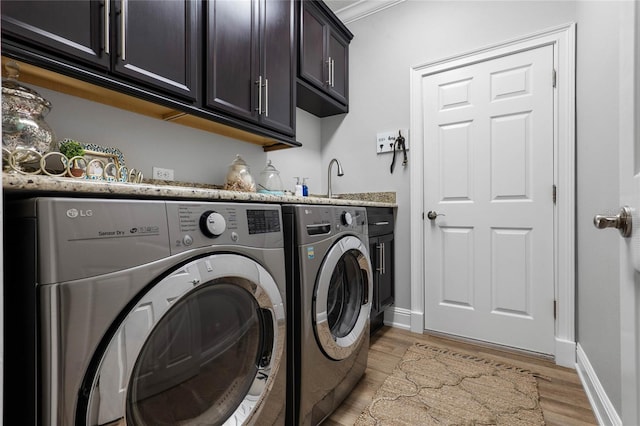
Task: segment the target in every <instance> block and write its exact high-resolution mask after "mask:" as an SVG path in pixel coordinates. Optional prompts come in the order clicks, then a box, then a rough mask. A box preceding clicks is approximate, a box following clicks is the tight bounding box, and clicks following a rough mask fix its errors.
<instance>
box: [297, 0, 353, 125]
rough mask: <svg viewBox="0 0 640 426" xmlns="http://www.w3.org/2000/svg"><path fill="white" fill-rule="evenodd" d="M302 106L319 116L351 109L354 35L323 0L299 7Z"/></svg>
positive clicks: (307, 2) (299, 77)
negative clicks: (350, 67) (351, 49)
mask: <svg viewBox="0 0 640 426" xmlns="http://www.w3.org/2000/svg"><path fill="white" fill-rule="evenodd" d="M299 14H300V34H299V54H298V96H297V100H298V106H299V107H300V108H302V109H304V110H306V111H308V112H310V113H312V114H315V115H317V116H319V117H326V116H329V115H335V114H340V113H345V112H347V111H348V110H349V43H350V42H351V40H352V39H353V34H352V33H351V32H350V31H349V30H348V29H347V28H346V27H345V26H344V24H343V23H342V22H340V20H339V19H338V18H337V17H336V16H335V15H334V14H333V12H331V10H330V9H329V8H328V7H327V6H326V5H325V4H324V3H323V2H321V1H310V0H309V1H302V2H300V6H299Z"/></svg>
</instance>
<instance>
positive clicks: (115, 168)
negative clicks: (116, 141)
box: [61, 139, 129, 182]
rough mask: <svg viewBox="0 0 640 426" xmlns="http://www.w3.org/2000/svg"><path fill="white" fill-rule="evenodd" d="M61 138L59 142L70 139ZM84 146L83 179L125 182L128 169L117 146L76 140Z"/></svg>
mask: <svg viewBox="0 0 640 426" xmlns="http://www.w3.org/2000/svg"><path fill="white" fill-rule="evenodd" d="M70 140H71V139H63V140H62V141H61V143H64V142H67V141H70ZM78 143H79V144H80V145H81V146H82V148H84V151H85V152H84V159H85V161H86V169H85V170H84V172H85V173H84V175H83V176H82V177H84V178H85V179H94V180H108V181H119V182H126V181H127V179H128V175H129V170H128V169H127V165H126V163H125V161H124V155H122V151H120V150H119V149H118V148H114V147H108V146H100V145H96V144H93V143H83V142H78Z"/></svg>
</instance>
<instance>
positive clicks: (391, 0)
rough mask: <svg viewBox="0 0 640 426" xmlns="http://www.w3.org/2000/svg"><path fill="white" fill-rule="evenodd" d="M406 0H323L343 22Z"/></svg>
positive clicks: (346, 22)
mask: <svg viewBox="0 0 640 426" xmlns="http://www.w3.org/2000/svg"><path fill="white" fill-rule="evenodd" d="M403 1H406V0H324V2H325V3H326V4H327V6H329V9H331V10H333V12H334V13H335V14H336V16H337V17H338V18H340V20H341V21H342V22H344V23H345V24H348V23H349V22H353V21H357V20H358V19H361V18H364V17H365V16H369V15H371V14H374V13H377V12H380V11H382V10H384V9H387V8H389V7H391V6H395V5H397V4H399V3H402V2H403Z"/></svg>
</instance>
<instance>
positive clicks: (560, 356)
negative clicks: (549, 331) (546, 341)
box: [555, 337, 576, 370]
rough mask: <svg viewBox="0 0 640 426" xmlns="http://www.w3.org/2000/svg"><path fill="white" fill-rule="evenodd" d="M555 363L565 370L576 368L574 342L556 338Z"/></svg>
mask: <svg viewBox="0 0 640 426" xmlns="http://www.w3.org/2000/svg"><path fill="white" fill-rule="evenodd" d="M555 362H556V364H557V365H560V366H562V367H567V368H573V369H574V370H575V368H576V342H571V341H569V340H564V339H559V338H557V337H556V352H555Z"/></svg>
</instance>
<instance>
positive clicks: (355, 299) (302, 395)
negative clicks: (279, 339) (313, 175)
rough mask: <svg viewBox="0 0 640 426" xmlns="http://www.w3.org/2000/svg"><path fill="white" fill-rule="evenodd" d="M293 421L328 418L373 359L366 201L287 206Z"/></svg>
mask: <svg viewBox="0 0 640 426" xmlns="http://www.w3.org/2000/svg"><path fill="white" fill-rule="evenodd" d="M282 212H283V220H284V224H285V252H286V262H287V296H288V303H287V307H288V308H287V309H288V314H287V317H288V319H289V322H288V324H289V327H288V333H287V336H288V348H289V353H288V358H287V359H288V367H287V370H288V381H287V382H288V385H287V401H288V403H287V424H288V425H303V426H307V425H313V426H315V425H318V424H320V423H322V422H323V421H324V420H325V419H326V418H327V417H328V416H329V415H330V414H331V413H332V412H333V411H334V410H335V409H336V408H337V407H338V406H339V405H340V403H341V402H342V401H343V400H344V398H345V397H346V396H347V395H348V394H349V393H350V392H351V391H352V389H353V388H354V386H355V385H356V384H357V383H358V381H359V380H360V379H361V377H362V375H363V373H364V371H365V369H366V365H367V360H368V351H369V327H370V325H369V314H370V311H371V297H372V294H373V293H372V292H373V282H372V271H371V262H370V261H369V252H368V244H369V243H368V227H367V216H366V210H365V209H364V208H358V207H338V206H317V205H295V206H283V207H282Z"/></svg>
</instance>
